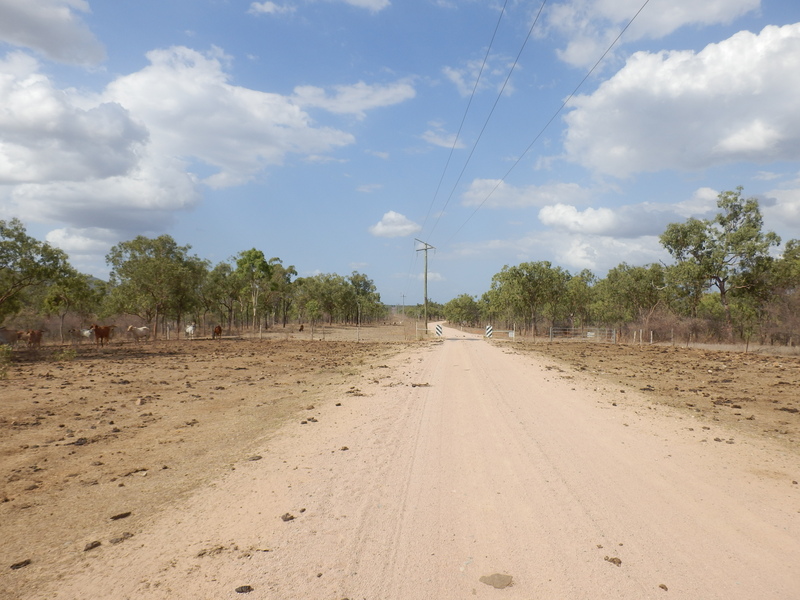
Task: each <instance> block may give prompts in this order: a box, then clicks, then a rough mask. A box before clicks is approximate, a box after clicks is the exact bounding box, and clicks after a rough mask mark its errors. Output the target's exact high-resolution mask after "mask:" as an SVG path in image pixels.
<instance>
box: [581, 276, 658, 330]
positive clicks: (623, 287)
mask: <svg viewBox="0 0 800 600" xmlns="http://www.w3.org/2000/svg"><path fill="white" fill-rule="evenodd" d="M663 289H664V267H663V266H661V265H659V264H657V263H653V264H650V265H648V266H645V267H633V266H631V265H628V264H627V263H621V264H620V265H618V266H616V267H614V268H613V269H611V270H610V271H609V272H608V274H607V275H606V277H605V278H604V279H602V280H601V281H599V282H598V283H597V286H596V292H597V293H596V298H597V300H598V302H599V304H598V306H597V307H596V310H597V312H598V316H599V317H600V318H601V319H602V321H603V322H605V323H609V324H610V323H623V322H632V321H638V322H640V323H642V324H643V325H644V327H645V329H647V328H649V320H650V318H651V317H652V315H653V313H654V312H655V310H656V308H657V307H658V306H659V304H661V303H662V301H663V298H664V293H663Z"/></svg>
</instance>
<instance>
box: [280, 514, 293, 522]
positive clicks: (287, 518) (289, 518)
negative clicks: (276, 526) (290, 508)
mask: <svg viewBox="0 0 800 600" xmlns="http://www.w3.org/2000/svg"><path fill="white" fill-rule="evenodd" d="M294 518H295V517H294V515H292V514H289V513H286V514H285V515H281V519H282V520H283V521H284V522H288V521H293V520H294Z"/></svg>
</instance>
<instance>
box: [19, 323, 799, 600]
mask: <svg viewBox="0 0 800 600" xmlns="http://www.w3.org/2000/svg"><path fill="white" fill-rule="evenodd" d="M445 333H446V336H445V339H444V341H442V342H441V343H437V344H433V345H430V346H426V347H424V348H423V349H416V350H413V351H409V352H404V353H402V354H401V355H400V356H397V357H394V358H391V359H388V360H387V362H386V364H385V365H379V366H377V367H376V368H373V369H372V370H370V371H369V372H368V373H366V374H365V376H364V378H363V379H362V380H361V383H360V384H359V385H358V387H351V388H350V389H349V390H348V392H349V393H342V394H340V395H339V396H336V397H330V398H327V399H326V401H325V403H324V404H323V405H319V406H318V407H317V409H318V410H316V411H315V412H314V415H315V416H314V419H315V420H311V421H309V420H306V421H305V422H302V423H301V422H300V421H299V420H298V421H295V422H292V423H290V424H288V425H286V426H285V427H284V428H283V429H282V430H281V432H280V434H279V435H277V436H275V437H273V438H271V440H270V441H269V443H268V444H267V445H266V446H265V447H261V448H253V449H252V453H251V457H250V458H251V460H246V459H242V460H241V461H240V462H238V463H236V464H235V465H234V468H233V469H232V470H231V471H230V472H229V473H228V474H227V475H226V476H224V477H222V478H220V479H218V480H216V481H215V482H213V484H211V485H208V486H206V487H204V488H203V489H201V490H200V491H199V492H197V493H195V494H194V495H192V496H191V497H189V498H188V499H181V500H179V501H177V502H176V503H175V504H174V505H173V506H171V507H170V508H168V509H166V510H164V511H161V512H160V513H158V514H156V515H154V516H153V518H152V520H151V522H149V523H147V525H146V526H145V527H144V529H143V531H141V532H137V534H136V536H135V537H133V538H132V539H130V540H128V541H127V542H125V543H120V544H117V545H108V544H105V545H103V546H102V548H98V551H95V552H86V553H85V558H83V563H82V565H81V566H80V568H78V569H76V570H75V571H74V572H73V573H71V574H69V575H67V576H65V577H64V578H63V579H62V580H61V581H59V582H54V584H53V585H52V586H51V588H50V590H49V591H47V592H46V593H45V594H44V595H42V594H41V593H37V594H36V596H35V597H36V598H58V599H69V600H71V599H78V598H81V599H100V598H103V599H109V598H111V599H116V598H119V599H123V598H125V599H127V598H130V599H134V598H135V599H137V600H146V599H161V598H165V599H166V598H169V599H193V600H194V599H198V598H238V597H247V598H264V599H288V598H306V599H310V600H316V599H319V600H328V599H330V600H342V599H344V598H349V599H351V600H356V599H358V600H361V599H362V598H364V599H367V600H389V599H398V600H399V599H403V600H413V599H419V600H423V599H424V600H431V599H436V600H447V599H453V600H455V599H465V598H472V597H474V598H492V599H494V598H503V599H505V600H510V599H517V598H519V599H523V598H524V599H545V598H547V599H566V598H569V599H571V600H579V599H590V598H591V599H598V598H604V599H605V598H624V599H637V600H638V599H644V598H670V599H673V600H675V599H683V598H685V599H692V600H696V599H700V598H702V599H704V600H713V599H716V598H719V599H722V598H725V599H726V600H731V599H743V600H744V599H752V598H765V599H766V598H772V599H785V600H789V599H796V598H798V590H800V569H798V565H800V486H798V485H797V484H796V481H795V483H793V480H797V479H798V478H799V477H800V473H799V472H798V471H799V470H800V467H798V464H797V460H796V454H791V453H789V452H787V451H786V450H785V448H783V447H778V446H773V445H770V444H769V442H768V441H765V440H759V439H755V438H753V439H749V438H744V437H737V438H736V439H735V440H732V439H730V436H729V435H728V432H727V431H724V430H718V431H717V430H714V428H713V427H712V426H709V425H706V424H705V423H704V424H700V423H695V422H693V421H692V420H691V418H690V417H688V416H686V415H685V414H679V413H671V412H669V409H666V408H662V407H659V408H656V407H654V406H653V405H652V404H649V403H648V402H647V399H645V398H643V397H639V396H637V395H636V394H634V393H630V392H629V393H626V394H620V393H619V390H618V389H607V388H606V386H605V385H604V384H602V383H599V382H597V381H594V380H592V379H591V378H585V379H580V378H577V377H576V378H564V377H562V376H560V375H559V373H558V372H557V371H554V370H552V369H548V368H547V367H548V365H547V364H546V361H542V360H539V359H536V358H535V357H531V356H522V355H517V354H514V353H510V352H507V351H506V350H505V349H504V348H503V347H498V346H493V345H491V344H489V343H486V342H485V341H483V340H481V339H480V338H479V337H477V336H470V335H469V334H462V333H459V332H456V331H454V330H449V329H445ZM715 438H716V439H718V440H720V441H716V442H715V441H714V440H715ZM727 442H733V443H727ZM6 569H7V567H6ZM501 576H510V584H509V577H501ZM237 590H238V592H237ZM245 593H247V595H240V594H245ZM21 597H23V598H24V597H25V596H24V594H22V595H21Z"/></svg>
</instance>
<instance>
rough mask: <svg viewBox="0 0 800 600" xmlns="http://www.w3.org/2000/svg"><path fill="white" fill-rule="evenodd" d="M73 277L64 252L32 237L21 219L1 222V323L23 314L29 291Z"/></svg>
mask: <svg viewBox="0 0 800 600" xmlns="http://www.w3.org/2000/svg"><path fill="white" fill-rule="evenodd" d="M69 274H70V267H69V263H68V262H67V255H66V254H64V252H62V251H61V250H59V249H57V248H53V247H52V246H51V245H50V244H48V243H46V242H39V241H37V240H35V239H34V238H32V237H30V236H28V235H27V233H26V231H25V227H24V226H23V224H22V222H21V221H19V220H17V219H12V220H11V221H0V322H2V320H3V318H4V317H6V316H7V315H11V314H15V313H17V312H18V311H19V309H20V307H21V304H20V295H21V294H22V293H23V292H24V291H25V290H27V289H29V288H32V287H36V286H40V285H44V284H46V283H52V282H54V281H58V280H60V279H62V278H64V277H68V276H69Z"/></svg>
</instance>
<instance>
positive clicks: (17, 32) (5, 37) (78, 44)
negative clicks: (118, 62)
mask: <svg viewBox="0 0 800 600" xmlns="http://www.w3.org/2000/svg"><path fill="white" fill-rule="evenodd" d="M81 12H82V13H86V12H89V3H88V2H86V1H85V0H35V1H32V0H0V41H2V42H6V43H8V44H11V45H14V46H18V47H24V48H30V49H32V50H35V51H37V52H40V53H41V54H43V55H44V56H46V57H47V58H49V59H51V60H55V61H59V62H64V63H72V64H80V65H94V64H98V63H100V62H102V61H103V60H104V59H105V50H104V49H103V46H102V44H100V42H99V41H97V39H96V38H95V37H94V35H93V34H92V32H91V31H90V30H89V28H88V27H87V26H86V24H85V23H84V22H83V21H82V20H81V19H80V18H79V17H78V16H77V14H76V13H81Z"/></svg>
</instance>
